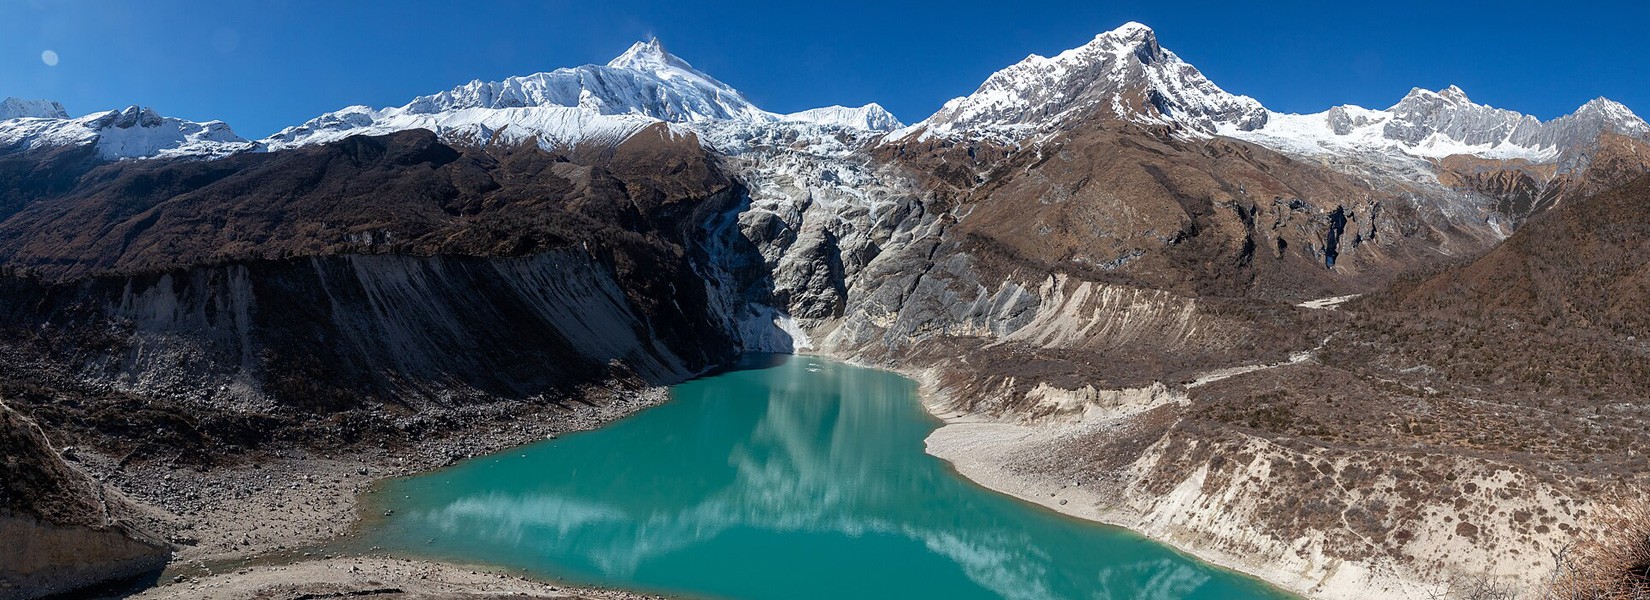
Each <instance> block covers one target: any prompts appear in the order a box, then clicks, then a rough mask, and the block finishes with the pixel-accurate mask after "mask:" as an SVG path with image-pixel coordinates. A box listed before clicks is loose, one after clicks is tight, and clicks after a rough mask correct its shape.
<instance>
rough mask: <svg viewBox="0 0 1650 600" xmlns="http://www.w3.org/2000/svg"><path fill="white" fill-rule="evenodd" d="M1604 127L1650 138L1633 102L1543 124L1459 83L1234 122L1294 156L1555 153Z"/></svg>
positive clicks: (1593, 107) (1537, 156) (1231, 130)
mask: <svg viewBox="0 0 1650 600" xmlns="http://www.w3.org/2000/svg"><path fill="white" fill-rule="evenodd" d="M1604 132H1614V133H1618V134H1621V135H1628V136H1636V137H1641V138H1646V137H1650V126H1647V125H1646V124H1645V122H1644V120H1643V119H1640V118H1639V117H1638V115H1635V114H1633V112H1632V111H1631V110H1628V109H1627V107H1625V106H1622V105H1621V104H1618V103H1616V102H1612V101H1610V100H1607V99H1604V98H1599V99H1595V100H1593V101H1590V102H1588V103H1586V104H1584V105H1582V106H1581V108H1579V109H1577V110H1576V111H1575V112H1574V113H1571V114H1569V115H1565V116H1563V117H1559V118H1557V119H1553V120H1551V121H1547V122H1543V121H1541V120H1540V119H1537V118H1535V117H1533V116H1530V115H1526V114H1522V113H1519V112H1517V111H1511V110H1506V109H1501V108H1495V107H1492V106H1487V105H1483V104H1478V103H1475V102H1473V101H1472V99H1471V98H1469V97H1468V96H1467V93H1466V92H1465V91H1463V90H1462V89H1461V88H1459V87H1457V86H1453V85H1452V86H1449V87H1447V88H1444V89H1442V90H1438V91H1432V90H1426V89H1421V88H1414V89H1411V90H1410V91H1409V93H1408V94H1406V95H1405V96H1404V98H1403V99H1402V100H1399V101H1398V103H1397V104H1394V105H1392V107H1391V108H1388V109H1386V110H1370V109H1366V108H1361V107H1357V106H1337V107H1335V108H1332V109H1330V110H1328V111H1325V112H1322V113H1317V114H1310V115H1290V114H1279V113H1273V114H1272V115H1271V116H1270V117H1269V118H1268V120H1267V123H1266V126H1265V127H1263V128H1260V129H1255V130H1241V129H1238V128H1235V127H1228V128H1225V129H1223V130H1222V131H1221V133H1222V134H1224V135H1228V136H1231V137H1236V138H1241V139H1246V140H1249V141H1252V142H1256V143H1259V144H1262V145H1266V146H1271V147H1273V148H1276V149H1280V150H1284V151H1286V152H1291V153H1296V154H1325V153H1346V152H1359V153H1366V154H1367V153H1369V152H1396V153H1398V154H1400V155H1409V156H1417V157H1424V158H1443V157H1446V156H1450V155H1455V154H1467V155H1474V156H1480V157H1484V158H1497V159H1511V158H1519V159H1525V160H1530V161H1534V162H1545V161H1551V160H1554V159H1556V158H1557V157H1558V156H1559V155H1560V154H1562V153H1563V152H1565V151H1566V150H1569V149H1571V148H1578V147H1585V146H1589V145H1591V144H1592V143H1594V142H1595V141H1596V140H1597V139H1598V137H1599V135H1601V134H1603V133H1604Z"/></svg>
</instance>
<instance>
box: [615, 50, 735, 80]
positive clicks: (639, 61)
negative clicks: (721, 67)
mask: <svg viewBox="0 0 1650 600" xmlns="http://www.w3.org/2000/svg"><path fill="white" fill-rule="evenodd" d="M607 66H608V68H610V69H626V70H630V71H639V72H642V73H649V74H652V75H653V76H655V77H658V78H660V79H665V80H670V79H685V80H690V81H693V82H695V83H705V84H710V85H711V86H713V87H720V88H726V89H730V90H731V89H733V88H730V87H728V85H727V84H725V83H722V82H720V81H717V80H716V78H714V77H711V76H710V75H707V74H705V73H704V72H703V71H700V70H698V69H695V68H693V65H691V64H688V62H687V61H685V60H682V58H681V57H679V56H676V55H675V54H671V53H669V52H666V51H665V46H664V44H662V43H660V42H659V38H653V39H650V40H648V41H645V42H636V43H635V44H633V45H631V46H630V49H629V50H625V51H624V53H623V54H620V55H618V56H617V57H615V58H614V59H613V60H610V61H607Z"/></svg>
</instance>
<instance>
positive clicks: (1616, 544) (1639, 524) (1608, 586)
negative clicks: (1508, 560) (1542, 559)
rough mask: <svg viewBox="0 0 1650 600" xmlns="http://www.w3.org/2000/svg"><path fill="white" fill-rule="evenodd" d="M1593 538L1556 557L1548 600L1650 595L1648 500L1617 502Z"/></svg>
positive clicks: (1642, 599) (1634, 599) (1632, 599)
mask: <svg viewBox="0 0 1650 600" xmlns="http://www.w3.org/2000/svg"><path fill="white" fill-rule="evenodd" d="M1607 519H1608V520H1607V521H1606V522H1607V523H1608V525H1609V528H1608V529H1607V530H1606V533H1605V534H1604V535H1602V536H1600V538H1599V539H1595V540H1588V541H1585V542H1582V543H1581V544H1578V545H1577V546H1575V547H1574V548H1573V549H1572V550H1570V551H1569V552H1567V553H1566V555H1567V556H1564V557H1561V558H1560V561H1559V570H1558V574H1557V576H1556V577H1555V578H1554V581H1553V590H1552V594H1551V598H1553V599H1554V600H1650V499H1646V498H1644V497H1642V496H1641V497H1637V498H1633V499H1630V500H1626V501H1623V502H1618V503H1616V505H1615V509H1614V510H1613V511H1612V514H1609V515H1608V516H1607Z"/></svg>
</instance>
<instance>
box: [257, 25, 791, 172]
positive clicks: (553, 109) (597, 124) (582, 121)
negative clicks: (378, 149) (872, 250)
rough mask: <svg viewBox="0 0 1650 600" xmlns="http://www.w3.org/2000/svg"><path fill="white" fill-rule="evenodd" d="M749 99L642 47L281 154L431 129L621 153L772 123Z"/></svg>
mask: <svg viewBox="0 0 1650 600" xmlns="http://www.w3.org/2000/svg"><path fill="white" fill-rule="evenodd" d="M777 120H779V117H778V115H774V114H772V113H769V112H767V111H764V110H762V109H760V108H757V107H756V105H754V104H752V103H751V102H750V101H749V100H747V99H745V96H744V94H741V93H740V92H739V91H738V90H736V89H733V88H732V87H730V86H728V85H727V84H725V83H722V82H720V81H717V80H716V79H715V78H714V77H711V76H710V75H707V74H705V73H704V72H701V71H699V70H698V69H695V68H693V66H692V65H690V64H688V62H687V61H685V60H682V59H681V58H679V57H677V56H675V55H673V54H670V53H669V52H666V51H665V49H664V46H663V45H662V44H660V43H659V41H658V40H657V39H654V40H649V41H645V42H638V43H636V44H635V45H633V46H631V47H630V49H628V50H626V51H625V52H624V53H623V54H620V55H619V56H618V57H617V58H614V59H613V60H611V61H609V62H608V63H607V64H606V65H584V66H580V67H572V68H563V69H556V70H554V71H549V72H544V73H535V74H532V75H526V76H521V77H510V78H507V79H504V80H502V81H493V82H484V81H472V82H470V83H467V84H464V85H461V86H458V87H456V88H453V89H451V90H448V91H445V92H440V93H437V94H431V95H428V96H420V97H418V98H414V99H413V101H412V102H409V103H408V104H406V105H405V106H400V107H390V108H384V109H378V110H374V109H370V108H366V107H348V108H345V109H343V110H340V111H336V112H333V113H328V114H325V115H321V116H320V117H317V118H315V119H311V120H310V121H309V122H306V123H304V124H302V125H299V126H296V127H289V128H287V129H284V130H282V131H280V132H278V133H276V134H275V135H273V136H270V138H269V139H268V140H267V142H268V144H269V145H270V147H272V148H285V147H291V146H298V145H305V144H314V143H325V142H329V141H334V140H338V139H343V138H345V137H348V136H351V135H357V134H371V135H376V134H384V133H390V132H394V131H401V130H406V129H429V130H431V131H435V132H436V133H437V134H441V135H444V136H446V137H449V138H462V139H466V140H471V141H480V142H490V141H498V140H503V141H510V142H522V141H527V140H536V141H537V142H538V143H539V144H540V145H543V146H546V147H553V146H571V145H577V144H580V143H584V142H591V141H594V142H598V143H616V142H618V141H620V140H623V139H625V138H628V137H629V136H630V135H633V134H634V133H636V132H637V131H640V130H642V129H643V128H646V127H647V126H649V125H651V124H654V123H658V122H661V121H662V122H668V123H699V122H708V121H739V122H752V123H771V122H774V121H777Z"/></svg>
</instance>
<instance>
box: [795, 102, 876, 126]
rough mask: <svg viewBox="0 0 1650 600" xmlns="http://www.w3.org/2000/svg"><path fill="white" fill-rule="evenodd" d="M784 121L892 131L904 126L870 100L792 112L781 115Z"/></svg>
mask: <svg viewBox="0 0 1650 600" xmlns="http://www.w3.org/2000/svg"><path fill="white" fill-rule="evenodd" d="M782 119H783V120H785V121H791V122H800V123H813V124H815V125H822V126H826V127H842V128H847V129H860V130H865V131H893V130H895V129H899V128H902V127H905V124H904V123H901V122H900V121H899V119H898V118H895V117H894V114H893V113H890V112H888V111H887V110H885V109H883V108H882V106H881V105H879V104H877V103H875V102H872V103H870V104H867V105H865V106H861V107H859V108H848V107H846V106H827V107H824V108H811V109H808V110H804V111H801V112H794V113H791V114H788V115H784V116H783V117H782Z"/></svg>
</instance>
